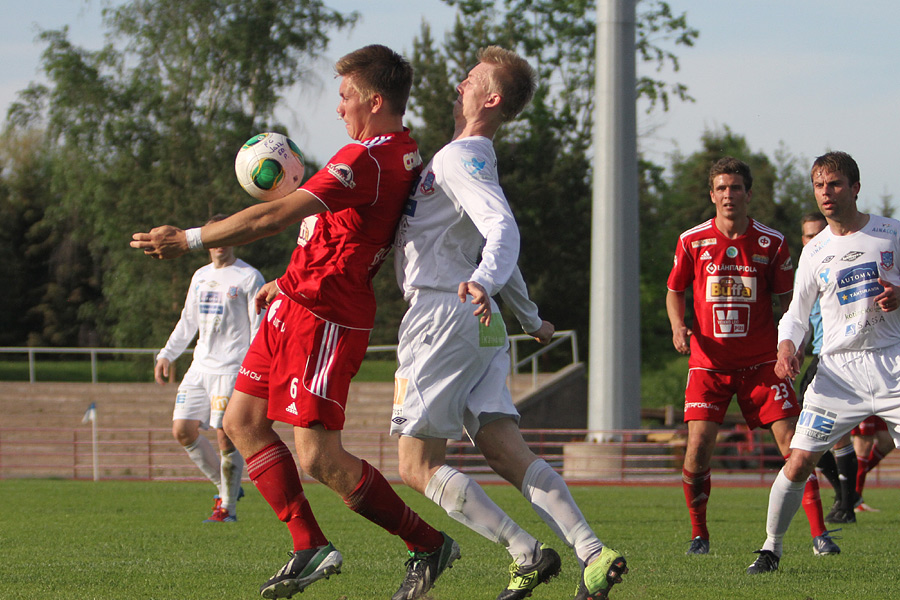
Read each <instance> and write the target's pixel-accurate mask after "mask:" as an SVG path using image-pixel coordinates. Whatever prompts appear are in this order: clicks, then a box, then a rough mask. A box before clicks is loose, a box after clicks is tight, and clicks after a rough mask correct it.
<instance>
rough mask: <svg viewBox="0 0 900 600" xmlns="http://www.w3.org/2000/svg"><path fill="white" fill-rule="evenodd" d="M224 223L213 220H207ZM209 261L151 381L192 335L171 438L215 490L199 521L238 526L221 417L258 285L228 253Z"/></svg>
mask: <svg viewBox="0 0 900 600" xmlns="http://www.w3.org/2000/svg"><path fill="white" fill-rule="evenodd" d="M223 218H224V215H221V216H220V215H216V216H215V217H213V218H212V219H210V220H209V221H208V222H209V223H214V222H216V221H220V220H222V219H223ZM209 255H210V258H211V259H212V263H210V264H208V265H206V266H204V267H201V268H199V269H197V271H196V272H195V273H194V276H193V277H192V278H191V287H190V289H189V290H188V293H187V299H186V300H185V302H184V309H183V310H182V311H181V319H179V321H178V324H177V325H176V326H175V329H174V330H173V331H172V334H171V335H170V336H169V340H168V341H167V342H166V346H165V348H163V349H162V350H161V351H160V352H159V354H158V355H157V357H156V367H155V368H154V378H155V379H156V381H157V383H160V384H164V383H166V381H167V380H168V377H169V368H170V364H171V363H172V362H173V361H174V360H175V359H177V358H178V357H179V356H181V354H182V352H184V350H185V349H186V348H187V347H188V344H190V342H191V340H193V339H194V336H195V335H197V334H198V332H199V336H198V338H197V345H196V347H195V348H194V358H193V361H192V362H191V366H190V368H189V369H188V370H187V372H186V373H185V374H184V378H183V379H182V381H181V384H180V385H179V386H178V392H177V394H176V396H175V411H174V413H173V414H172V435H174V436H175V439H176V440H178V443H180V444H181V445H182V446H183V447H184V449H185V451H187V453H188V456H190V457H191V460H192V461H194V464H196V465H197V467H199V468H200V470H201V471H202V472H203V474H204V475H206V477H207V478H209V480H210V481H212V482H213V484H215V486H216V487H217V488H218V493H217V494H216V496H215V503H214V505H213V512H212V515H211V516H210V517H209V518H208V519H206V521H204V522H205V523H215V522H232V521H236V520H237V517H236V514H235V509H236V504H237V501H238V499H239V497H240V495H241V493H242V492H243V490H242V488H241V477H242V476H243V473H244V459H243V458H242V457H241V455H240V453H239V452H238V451H237V450H236V449H235V447H234V444H232V443H231V440H229V439H228V436H226V435H225V431H224V430H223V429H222V416H223V415H224V414H225V407H226V406H228V400H229V399H230V398H231V394H232V391H233V390H234V383H235V380H236V379H237V375H238V370H239V369H240V367H241V361H242V360H243V359H244V354H246V352H247V348H249V347H250V342H251V340H253V336H254V335H256V330H257V329H258V328H259V324H260V322H261V320H262V315H260V314H257V312H256V303H255V301H254V299H255V297H256V293H257V292H258V291H259V290H260V288H262V286H263V284H264V283H265V281H264V279H263V276H262V274H261V273H260V272H259V271H257V270H256V269H254V268H253V267H251V266H250V265H248V264H247V263H245V262H244V261H242V260H240V259H238V258H235V256H234V248H231V247H224V248H210V249H209ZM201 427H202V428H203V429H209V428H210V427H212V428H214V429H215V430H216V436H217V441H218V447H219V448H218V451H217V450H216V449H214V448H213V446H212V444H211V443H210V442H209V440H208V439H207V438H206V437H205V436H203V435H200V428H201Z"/></svg>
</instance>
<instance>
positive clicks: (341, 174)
mask: <svg viewBox="0 0 900 600" xmlns="http://www.w3.org/2000/svg"><path fill="white" fill-rule="evenodd" d="M325 168H326V169H327V170H328V172H329V173H330V174H331V175H332V176H333V177H334V178H335V179H337V180H338V181H340V182H341V184H342V185H343V186H344V187H347V188H350V189H351V190H352V189H353V188H355V187H356V182H355V181H353V169H351V168H350V166H349V165H345V164H343V163H329V164H328V166H327V167H325Z"/></svg>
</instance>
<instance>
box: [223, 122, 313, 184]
mask: <svg viewBox="0 0 900 600" xmlns="http://www.w3.org/2000/svg"><path fill="white" fill-rule="evenodd" d="M303 160H304V159H303V154H302V153H301V152H300V149H299V148H298V147H297V144H295V143H294V142H293V141H292V140H291V139H290V138H288V137H287V136H285V135H282V134H280V133H271V132H267V133H260V134H259V135H254V136H253V137H252V138H250V139H249V140H247V141H246V143H244V145H243V146H241V149H240V150H238V153H237V156H235V157H234V172H235V174H236V175H237V179H238V182H239V183H240V184H241V187H242V188H244V189H245V190H247V193H248V194H250V195H251V196H253V197H254V198H256V199H257V200H264V201H269V200H277V199H278V198H283V197H285V196H287V195H288V194H290V193H291V192H293V191H294V190H296V189H297V188H298V187H300V182H301V181H302V180H303V170H304V167H303Z"/></svg>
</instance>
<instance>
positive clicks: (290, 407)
mask: <svg viewBox="0 0 900 600" xmlns="http://www.w3.org/2000/svg"><path fill="white" fill-rule="evenodd" d="M285 410H286V411H288V412H289V413H291V414H292V415H296V414H297V405H296V404H294V403H293V402H291V403H290V404H289V405H288V407H287V408H286V409H285Z"/></svg>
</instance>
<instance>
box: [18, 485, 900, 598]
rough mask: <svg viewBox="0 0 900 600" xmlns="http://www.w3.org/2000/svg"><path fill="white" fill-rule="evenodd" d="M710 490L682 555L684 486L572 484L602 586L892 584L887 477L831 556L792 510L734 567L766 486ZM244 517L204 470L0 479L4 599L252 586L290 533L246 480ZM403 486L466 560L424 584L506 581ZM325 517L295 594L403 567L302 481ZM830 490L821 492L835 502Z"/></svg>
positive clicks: (387, 591)
mask: <svg viewBox="0 0 900 600" xmlns="http://www.w3.org/2000/svg"><path fill="white" fill-rule="evenodd" d="M713 486H714V487H713V493H712V498H711V501H710V517H711V520H710V530H711V533H712V552H711V554H709V555H708V556H685V554H684V551H685V550H686V549H687V542H688V538H689V537H690V528H689V524H688V517H687V511H686V509H685V507H684V497H683V495H682V491H681V488H680V486H670V487H643V486H636V487H621V486H604V487H587V486H584V487H573V488H572V493H573V495H574V496H575V498H576V500H577V501H578V502H579V504H580V506H581V508H582V510H583V512H584V513H585V515H586V516H587V517H588V520H589V521H590V522H591V524H592V525H593V527H594V529H595V530H596V531H597V533H598V535H599V536H600V538H601V539H602V540H604V541H605V542H607V543H608V544H609V545H611V546H612V547H614V548H617V549H619V550H621V551H623V552H624V553H625V555H626V557H627V559H628V565H629V568H630V572H629V573H628V575H626V577H625V582H624V583H623V584H621V585H617V586H616V587H615V588H614V589H613V592H612V594H611V596H612V598H613V600H626V599H637V598H641V599H665V600H680V599H684V600H704V599H710V600H731V599H735V600H740V599H748V600H750V599H752V600H758V599H763V598H765V599H777V600H793V599H796V600H829V599H838V598H840V599H844V598H854V599H860V600H867V599H872V600H881V599H888V598H894V597H896V595H897V592H896V589H897V582H898V577H897V575H896V564H897V563H898V559H900V536H898V531H900V509H898V504H897V502H896V498H897V494H898V491H897V490H894V489H883V488H882V489H871V490H869V491H867V492H866V501H867V502H868V503H869V504H871V505H873V506H877V507H879V508H882V509H883V510H882V512H880V513H866V514H862V515H859V522H858V523H857V524H856V525H849V526H845V527H844V530H843V531H842V532H841V534H839V535H842V537H841V539H839V541H838V543H839V544H840V545H841V548H842V549H843V552H842V554H841V555H839V556H830V557H815V556H813V554H812V545H811V540H810V537H809V528H808V525H807V523H806V519H805V518H804V516H803V514H802V511H801V513H799V514H798V516H797V518H796V519H795V520H794V523H793V525H792V527H791V530H790V531H789V533H788V536H787V538H786V540H785V556H784V557H783V559H782V563H781V570H780V571H779V572H778V573H775V574H771V575H759V576H748V575H746V574H745V572H744V570H745V569H746V567H747V565H749V564H750V563H751V562H752V561H753V560H754V558H755V555H754V554H752V551H753V550H756V549H757V548H759V546H760V545H761V544H762V542H763V539H764V535H765V534H764V530H763V529H764V522H765V510H766V501H767V497H768V489H767V488H728V487H722V486H719V487H716V485H715V481H714V483H713ZM245 489H246V492H247V496H246V497H245V498H244V499H243V500H242V501H241V502H240V504H239V506H238V508H239V511H238V518H239V522H237V523H233V524H203V523H201V521H202V520H203V519H204V518H206V517H207V516H208V514H209V510H210V508H211V506H212V504H211V499H212V494H213V488H212V486H211V485H209V484H201V483H164V482H128V481H101V482H92V481H55V480H19V479H16V480H0V598H2V599H4V600H19V599H26V598H27V599H33V598H41V599H55V598H60V599H62V598H65V599H70V600H71V599H74V600H94V599H96V600H100V599H103V600H106V599H110V600H112V599H115V600H123V599H129V600H130V599H147V600H150V599H153V600H157V599H158V600H200V599H217V600H218V599H242V598H247V599H251V598H259V595H258V592H257V590H258V588H259V585H260V584H261V583H262V582H264V581H265V580H266V579H268V578H269V577H270V576H271V575H272V574H273V573H275V571H277V570H278V568H280V567H281V565H283V564H284V562H285V561H286V560H287V558H288V552H289V550H290V540H289V536H288V533H287V529H286V528H285V527H284V525H283V524H282V523H281V522H279V521H278V520H277V519H276V518H275V516H274V514H273V513H272V511H271V509H270V508H269V507H268V505H267V504H266V503H265V501H263V499H262V498H261V497H260V495H259V493H258V492H257V491H256V490H255V488H254V487H253V486H252V484H249V483H248V484H245ZM397 489H398V492H399V493H400V495H401V496H402V497H403V498H404V499H405V500H406V501H407V502H408V503H409V504H410V505H411V506H412V507H413V508H414V509H415V510H416V511H417V512H419V514H420V515H422V516H423V517H425V518H426V519H427V520H428V521H429V522H431V523H432V524H433V525H435V526H436V527H438V528H439V529H443V530H445V531H447V532H448V533H449V534H450V535H451V536H453V537H454V538H455V539H456V540H457V541H458V542H459V544H460V546H461V548H462V559H461V560H460V561H459V562H457V563H456V566H455V567H454V568H453V569H451V570H449V571H447V572H446V573H445V574H444V575H443V576H442V577H441V579H440V580H439V581H438V585H437V586H436V587H435V588H434V590H433V591H432V593H431V598H432V599H433V600H474V599H482V598H483V599H485V600H492V599H493V598H495V597H496V595H497V593H499V591H500V590H501V589H503V587H504V586H505V585H506V582H507V567H508V564H509V562H510V561H509V557H508V555H507V553H506V551H505V550H504V549H503V548H502V547H500V546H498V545H496V544H493V543H491V542H488V541H487V540H485V539H484V538H482V537H480V536H478V535H477V534H475V533H472V532H470V531H469V530H468V529H466V528H464V527H463V526H462V525H460V524H458V523H456V522H455V521H453V520H451V519H450V518H449V517H448V516H447V515H446V514H444V512H443V511H442V510H440V509H439V508H438V507H436V506H435V505H433V504H432V503H431V502H430V501H428V500H426V499H424V498H422V497H421V496H419V495H418V494H416V493H415V492H412V491H411V490H409V489H407V488H405V487H402V486H399V487H398V488H397ZM486 489H487V491H488V494H490V496H491V497H492V498H494V499H495V500H496V501H497V503H498V504H500V506H502V507H504V508H505V509H506V510H507V511H508V512H509V514H510V515H511V516H512V517H513V518H514V519H515V520H516V521H518V522H519V523H520V524H521V525H523V526H524V527H525V528H526V529H528V530H529V531H531V532H532V533H533V534H535V535H536V536H537V537H539V538H540V539H541V540H542V541H546V542H548V543H550V544H551V545H553V546H554V547H555V548H557V549H558V550H559V551H560V554H561V555H562V556H563V571H562V574H561V576H560V577H559V578H558V579H555V580H553V581H552V582H551V583H550V584H549V585H545V586H540V587H539V588H538V589H537V590H536V591H535V593H534V596H533V599H534V600H542V599H547V600H549V599H551V598H552V599H566V598H572V597H573V596H574V591H575V585H576V582H577V577H578V573H579V568H578V566H577V565H576V563H575V559H574V557H573V554H572V553H571V551H569V550H568V549H567V548H565V547H564V546H563V544H562V543H561V542H559V540H557V539H556V538H555V536H553V534H552V533H551V532H550V530H549V528H547V527H546V525H544V524H543V522H541V521H540V520H539V518H538V517H537V516H536V515H535V514H534V513H533V512H532V511H531V510H530V507H529V506H528V505H527V504H526V502H525V500H524V498H522V496H521V495H519V494H518V493H517V492H516V491H515V490H513V489H512V488H511V487H510V486H508V485H496V486H495V485H491V486H486ZM306 493H307V496H308V497H309V499H310V502H311V503H312V506H313V509H314V511H315V513H316V515H317V518H318V519H319V521H320V523H321V525H322V528H323V529H324V531H325V533H326V535H328V536H329V538H330V540H331V541H332V542H333V543H334V544H335V546H337V547H338V549H339V550H340V551H341V553H342V554H343V555H344V569H343V573H341V574H340V575H337V576H333V577H332V578H331V579H329V580H327V581H320V582H317V583H315V584H313V585H312V586H310V587H309V588H308V589H307V590H306V592H304V593H303V594H301V595H297V596H295V598H297V599H300V600H325V599H327V600H367V599H379V598H381V599H383V598H389V597H390V596H391V594H393V592H394V591H395V590H396V588H397V586H398V585H399V582H400V580H401V579H402V577H403V573H404V564H403V563H404V559H405V552H404V550H405V547H404V546H403V544H402V543H401V542H400V541H399V540H397V539H395V538H392V537H391V536H389V535H388V534H386V533H384V532H383V531H382V530H381V529H379V528H378V527H376V526H374V525H372V524H371V523H369V522H368V521H366V520H364V519H363V518H361V517H359V516H357V515H355V514H353V513H351V512H350V511H349V510H348V509H347V508H346V507H345V506H344V505H343V502H341V500H340V498H338V497H337V496H336V495H335V494H334V493H333V492H331V491H330V490H328V489H327V488H325V487H324V486H322V485H319V484H314V483H307V484H306ZM830 499H831V497H830V493H829V494H826V504H830Z"/></svg>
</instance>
